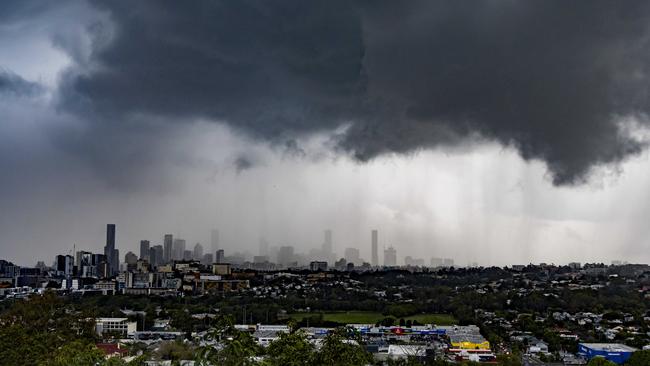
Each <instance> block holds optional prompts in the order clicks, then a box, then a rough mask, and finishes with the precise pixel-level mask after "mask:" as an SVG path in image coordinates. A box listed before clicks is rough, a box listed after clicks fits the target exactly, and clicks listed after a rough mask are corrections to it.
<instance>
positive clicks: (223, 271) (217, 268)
mask: <svg viewBox="0 0 650 366" xmlns="http://www.w3.org/2000/svg"><path fill="white" fill-rule="evenodd" d="M212 273H214V274H216V275H221V276H227V275H230V274H231V273H232V270H231V268H230V263H214V264H213V265H212Z"/></svg>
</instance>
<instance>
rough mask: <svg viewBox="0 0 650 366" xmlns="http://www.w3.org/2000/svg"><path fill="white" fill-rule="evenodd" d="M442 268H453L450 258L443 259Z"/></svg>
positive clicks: (452, 261)
mask: <svg viewBox="0 0 650 366" xmlns="http://www.w3.org/2000/svg"><path fill="white" fill-rule="evenodd" d="M442 266H443V267H453V266H454V260H453V259H452V258H445V259H443V260H442Z"/></svg>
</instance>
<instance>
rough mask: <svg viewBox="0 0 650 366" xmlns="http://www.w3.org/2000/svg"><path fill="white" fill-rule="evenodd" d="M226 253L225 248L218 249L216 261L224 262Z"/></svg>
mask: <svg viewBox="0 0 650 366" xmlns="http://www.w3.org/2000/svg"><path fill="white" fill-rule="evenodd" d="M225 258H226V255H225V254H224V251H223V249H218V250H217V253H216V255H215V257H214V262H215V263H223V262H224V261H225Z"/></svg>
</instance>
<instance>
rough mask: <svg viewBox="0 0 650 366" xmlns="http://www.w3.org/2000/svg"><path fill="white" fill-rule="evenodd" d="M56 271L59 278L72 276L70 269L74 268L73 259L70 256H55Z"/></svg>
mask: <svg viewBox="0 0 650 366" xmlns="http://www.w3.org/2000/svg"><path fill="white" fill-rule="evenodd" d="M55 262H56V271H57V273H58V274H59V275H61V276H66V277H70V276H72V268H73V266H74V258H73V257H72V256H71V255H57V256H56V261H55Z"/></svg>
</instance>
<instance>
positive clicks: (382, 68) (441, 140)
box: [61, 1, 650, 185]
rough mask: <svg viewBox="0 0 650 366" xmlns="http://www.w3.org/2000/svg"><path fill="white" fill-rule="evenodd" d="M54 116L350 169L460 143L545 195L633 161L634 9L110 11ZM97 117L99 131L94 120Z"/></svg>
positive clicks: (327, 6)
mask: <svg viewBox="0 0 650 366" xmlns="http://www.w3.org/2000/svg"><path fill="white" fill-rule="evenodd" d="M95 5H96V7H97V8H98V9H100V10H101V11H104V12H108V14H109V17H108V18H109V19H110V22H109V24H104V25H103V26H97V25H95V26H94V27H92V28H89V29H90V32H91V33H93V34H94V37H95V38H96V39H99V40H101V41H98V42H97V44H96V45H95V47H94V49H93V50H92V52H91V54H90V57H89V58H88V59H87V60H86V62H84V63H81V64H75V65H74V66H72V67H71V68H70V69H69V70H68V71H67V74H66V77H65V78H64V82H63V84H62V88H61V105H62V106H64V108H66V109H67V110H72V111H75V112H76V113H81V114H84V115H93V116H95V117H94V118H93V119H98V120H104V121H110V122H104V123H113V124H118V123H119V122H116V121H117V120H120V119H126V118H128V116H130V115H134V114H150V115H159V116H165V117H171V118H178V117H184V119H185V120H187V117H200V118H209V119H214V120H218V121H222V122H226V123H228V124H230V125H231V126H233V127H234V128H235V129H237V130H240V131H245V132H246V133H248V134H249V135H251V136H253V137H255V138H259V139H262V140H268V141H272V142H278V141H279V142H281V143H284V141H286V140H287V139H292V138H293V137H295V136H300V135H303V134H310V133H314V132H318V131H326V130H332V129H334V128H337V127H340V126H347V128H346V130H345V132H344V133H343V134H341V135H340V136H339V137H340V139H339V141H338V144H337V146H338V148H340V149H341V150H343V151H345V152H347V153H349V154H351V155H352V156H354V157H355V158H357V159H358V160H360V161H367V160H369V159H372V158H374V157H376V156H378V155H381V154H385V153H393V152H396V153H408V152H412V151H417V150H420V149H426V148H432V147H436V146H441V145H442V146H444V145H456V144H458V143H460V142H462V141H464V140H467V139H468V138H472V137H476V136H478V137H480V138H486V139H492V140H495V141H498V142H499V143H501V144H503V145H506V146H512V147H514V148H516V149H517V150H518V151H519V153H520V154H521V156H522V157H523V158H524V159H526V160H530V159H539V160H542V161H544V162H545V163H546V164H547V167H548V169H549V171H550V173H551V176H552V179H553V182H554V183H555V184H559V185H561V184H572V183H580V182H583V181H584V180H585V179H586V178H588V176H589V173H590V171H591V168H592V167H594V166H597V165H602V164H612V163H613V164H616V163H618V162H620V161H621V160H623V159H625V158H626V157H628V156H630V155H632V154H637V153H639V152H640V151H641V150H642V149H643V148H644V147H645V141H640V140H638V139H634V138H633V137H631V136H629V135H627V134H625V133H624V131H625V130H624V129H621V120H623V119H626V118H627V119H630V118H632V119H634V120H635V121H637V122H639V123H640V124H641V125H643V124H645V123H646V122H645V121H646V118H645V116H646V114H647V113H648V109H649V104H648V102H647V99H648V89H647V85H648V71H649V70H648V67H649V65H650V63H649V55H650V46H649V44H648V36H649V35H650V33H649V26H650V4H647V2H644V1H632V2H625V3H622V2H612V1H590V2H570V3H567V2H564V1H545V2H522V1H483V2H480V3H464V2H456V1H435V2H434V1H411V2H399V3H398V2H363V1H357V2H354V1H321V2H303V1H277V2H271V3H269V2H261V1H236V2H231V1H196V2H176V1H166V2H165V1H163V2H159V1H141V2H137V3H133V2H126V1H116V2H101V3H100V2H97V3H95ZM97 116H100V117H97Z"/></svg>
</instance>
